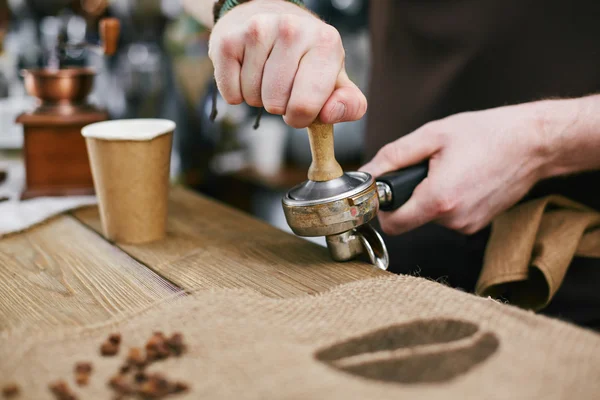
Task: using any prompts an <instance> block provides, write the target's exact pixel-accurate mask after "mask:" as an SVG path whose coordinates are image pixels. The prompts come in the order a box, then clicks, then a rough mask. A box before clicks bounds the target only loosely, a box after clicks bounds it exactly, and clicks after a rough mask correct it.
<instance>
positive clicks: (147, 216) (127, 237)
mask: <svg viewBox="0 0 600 400" xmlns="http://www.w3.org/2000/svg"><path fill="white" fill-rule="evenodd" d="M174 131H175V123H174V122H173V121H169V120H164V119H124V120H111V121H104V122H97V123H94V124H91V125H87V126H85V127H84V128H82V130H81V134H82V135H83V136H84V137H85V140H86V145H87V150H88V154H89V159H90V166H91V170H92V176H93V179H94V188H95V190H96V196H97V198H98V205H99V209H100V218H101V221H102V230H103V233H104V236H105V237H106V238H107V239H108V240H111V241H114V242H120V243H128V244H140V243H148V242H153V241H156V240H160V239H162V238H164V237H165V236H166V230H167V204H168V195H169V186H170V182H169V173H170V163H171V147H172V143H173V132H174Z"/></svg>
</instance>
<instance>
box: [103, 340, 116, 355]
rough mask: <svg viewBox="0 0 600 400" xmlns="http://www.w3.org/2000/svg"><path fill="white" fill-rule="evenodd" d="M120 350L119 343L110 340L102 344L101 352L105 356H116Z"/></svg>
mask: <svg viewBox="0 0 600 400" xmlns="http://www.w3.org/2000/svg"><path fill="white" fill-rule="evenodd" d="M118 352H119V345H116V344H114V343H112V342H110V341H106V342H104V343H102V345H101V346H100V354H102V355H103V356H114V355H115V354H117V353H118Z"/></svg>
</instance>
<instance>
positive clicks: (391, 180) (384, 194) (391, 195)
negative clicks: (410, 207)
mask: <svg viewBox="0 0 600 400" xmlns="http://www.w3.org/2000/svg"><path fill="white" fill-rule="evenodd" d="M428 164H429V161H427V162H424V163H421V164H417V165H413V166H410V167H406V168H402V169H400V170H398V171H395V172H390V173H388V174H385V175H382V176H380V177H379V178H377V179H375V181H376V182H377V192H378V195H379V209H380V210H381V211H394V210H396V209H398V208H400V206H402V205H403V204H404V203H406V202H407V201H408V199H410V196H412V194H413V191H414V190H415V188H416V187H417V186H418V185H419V183H421V182H422V181H423V180H424V179H425V178H426V177H427V173H428V171H429V167H428Z"/></svg>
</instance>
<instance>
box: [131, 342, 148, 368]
mask: <svg viewBox="0 0 600 400" xmlns="http://www.w3.org/2000/svg"><path fill="white" fill-rule="evenodd" d="M127 363H128V364H129V365H131V366H134V367H138V368H144V367H145V366H146V364H147V361H146V357H144V354H143V353H142V349H140V348H139V347H132V348H131V349H129V354H127Z"/></svg>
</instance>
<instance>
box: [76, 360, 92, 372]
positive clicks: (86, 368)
mask: <svg viewBox="0 0 600 400" xmlns="http://www.w3.org/2000/svg"><path fill="white" fill-rule="evenodd" d="M75 372H76V373H80V374H90V373H91V372H92V363H89V362H78V363H77V364H75Z"/></svg>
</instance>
